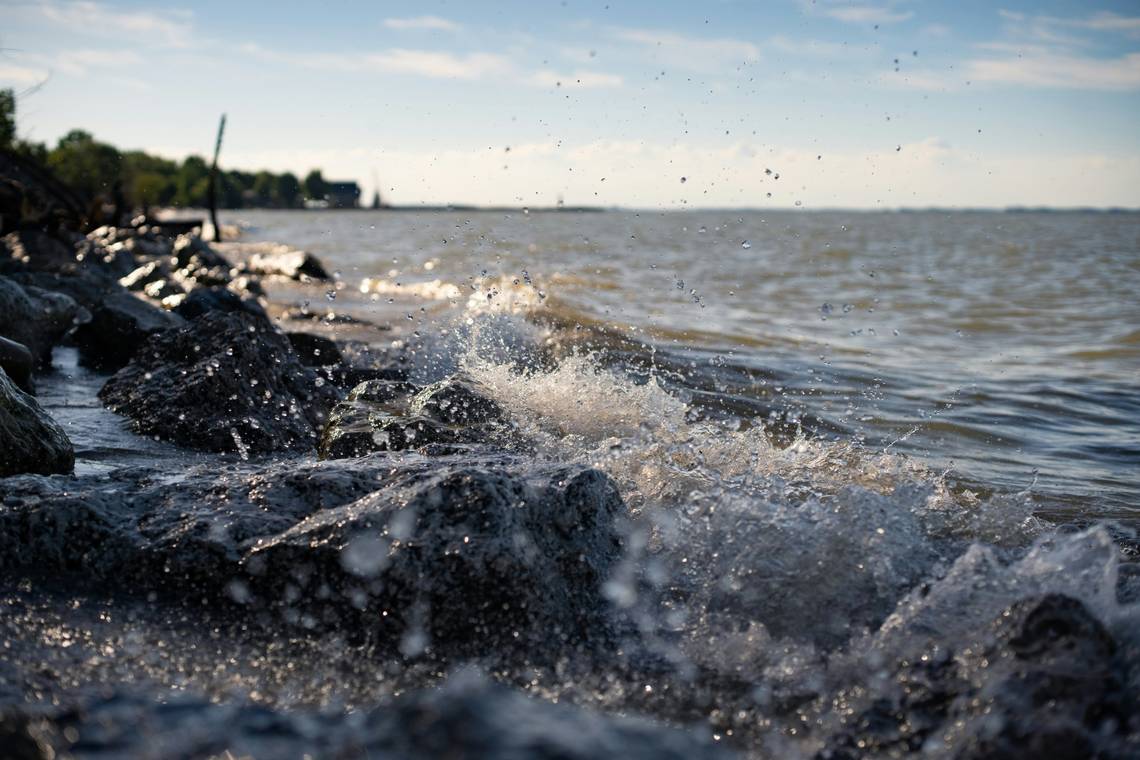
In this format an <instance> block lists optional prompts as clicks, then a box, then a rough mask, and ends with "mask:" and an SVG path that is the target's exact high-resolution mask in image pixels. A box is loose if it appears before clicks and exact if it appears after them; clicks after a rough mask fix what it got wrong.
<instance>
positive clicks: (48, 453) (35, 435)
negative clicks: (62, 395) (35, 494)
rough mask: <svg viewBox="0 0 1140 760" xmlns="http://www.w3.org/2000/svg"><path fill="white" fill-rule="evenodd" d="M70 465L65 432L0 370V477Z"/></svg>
mask: <svg viewBox="0 0 1140 760" xmlns="http://www.w3.org/2000/svg"><path fill="white" fill-rule="evenodd" d="M74 466H75V451H74V449H73V448H72V446H71V441H70V440H69V439H68V437H67V433H65V432H64V430H63V428H62V427H60V426H59V424H58V423H57V422H56V421H55V420H53V419H52V418H51V417H49V416H48V414H47V412H45V411H44V410H43V409H41V408H40V405H39V404H38V403H36V400H35V399H34V398H32V397H31V396H29V395H28V394H26V393H24V392H23V391H21V390H20V389H19V388H17V387H16V385H15V384H14V383H13V382H12V381H11V380H10V379H9V378H8V374H7V373H6V372H4V371H3V370H0V477H7V476H9V475H17V474H19V473H25V472H35V473H41V474H45V475H47V474H51V473H66V472H71V470H72V468H73V467H74Z"/></svg>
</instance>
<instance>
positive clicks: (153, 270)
mask: <svg viewBox="0 0 1140 760" xmlns="http://www.w3.org/2000/svg"><path fill="white" fill-rule="evenodd" d="M170 274H171V273H170V265H169V264H167V263H166V262H165V261H150V262H147V263H146V264H143V265H142V266H140V267H137V268H136V269H134V270H132V271H131V272H130V273H129V274H127V275H126V276H125V277H123V278H122V279H120V280H119V284H120V285H122V286H123V287H124V288H126V289H127V290H130V291H133V292H135V293H138V292H141V291H143V290H144V289H145V288H146V286H147V285H150V284H151V283H154V282H162V281H163V280H167V279H169V278H170Z"/></svg>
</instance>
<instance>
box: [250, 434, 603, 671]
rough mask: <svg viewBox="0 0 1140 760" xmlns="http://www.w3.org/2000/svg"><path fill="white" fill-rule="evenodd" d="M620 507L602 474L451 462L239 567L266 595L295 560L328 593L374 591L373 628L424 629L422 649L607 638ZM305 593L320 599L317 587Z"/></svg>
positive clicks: (310, 525)
mask: <svg viewBox="0 0 1140 760" xmlns="http://www.w3.org/2000/svg"><path fill="white" fill-rule="evenodd" d="M437 461H438V460H437ZM621 509H622V502H621V497H620V496H619V495H618V492H617V489H616V487H615V486H614V484H613V482H612V481H610V479H609V478H608V477H606V476H605V475H604V474H602V473H601V472H599V471H597V470H590V469H585V468H582V467H569V466H556V467H550V466H525V465H524V467H523V468H522V469H521V471H520V470H518V469H513V468H512V469H501V468H490V469H488V468H485V467H481V466H478V465H475V464H469V463H467V462H465V461H464V459H463V457H457V458H456V460H455V462H451V461H443V462H439V463H438V464H436V465H435V466H432V467H427V468H422V469H421V468H408V469H406V470H405V471H404V472H403V473H401V476H400V477H398V478H396V479H395V480H394V481H393V482H392V483H391V484H390V485H388V486H387V487H386V488H385V489H383V490H382V491H378V492H376V493H374V494H371V495H369V496H366V497H364V498H363V499H359V500H357V501H356V502H354V503H352V504H347V505H345V506H343V507H338V508H336V509H328V510H322V511H320V512H316V513H314V514H313V515H311V516H309V517H307V518H305V519H304V520H302V521H301V522H300V523H298V524H297V525H296V526H294V527H293V528H290V529H289V530H287V531H284V532H282V533H280V534H278V535H276V536H273V537H269V538H265V539H262V540H260V541H258V542H257V543H256V544H255V546H254V548H253V550H252V551H251V552H250V554H249V556H248V558H247V559H246V562H245V564H246V567H247V568H248V569H249V570H250V572H252V573H259V572H264V573H265V574H264V581H262V582H263V583H269V584H271V585H270V588H272V587H273V586H272V584H274V583H276V584H278V585H279V586H280V591H277V592H276V593H273V592H270V594H269V596H270V597H271V598H276V599H288V592H287V591H286V586H287V585H294V586H296V584H297V583H298V580H297V579H296V576H295V575H294V576H293V577H292V578H289V577H288V576H287V575H284V574H283V572H282V571H284V570H286V569H296V568H298V567H301V566H306V567H311V568H312V576H311V577H312V581H311V583H312V584H319V585H324V586H327V587H328V588H329V589H330V596H331V597H340V598H349V599H352V598H353V597H356V596H358V595H359V594H360V593H364V594H366V595H375V597H376V602H377V603H378V605H377V606H378V608H379V609H382V610H384V611H385V612H386V613H387V614H386V615H385V616H383V618H382V619H380V620H376V621H375V625H377V626H381V627H382V628H384V629H390V630H391V631H392V633H393V634H397V633H401V632H402V633H403V635H404V636H405V637H407V636H408V635H409V634H411V635H417V636H422V637H423V639H422V642H421V644H420V646H419V647H418V649H419V650H422V649H423V648H424V647H427V646H430V647H433V648H435V649H437V650H438V651H444V652H449V653H451V652H454V653H463V654H477V653H486V652H488V651H489V649H491V648H494V647H506V646H511V645H512V643H513V642H515V641H518V642H519V643H525V644H534V643H536V642H546V643H547V644H549V645H552V646H558V645H561V644H565V643H566V642H578V641H584V640H589V639H592V638H596V637H598V636H599V635H604V631H605V629H604V626H603V620H604V615H605V610H606V602H605V600H604V598H603V596H602V584H603V582H604V581H605V579H606V577H607V576H608V575H609V573H610V570H611V569H612V568H613V566H614V565H615V564H616V562H617V561H618V560H619V559H620V556H621V540H620V536H619V533H618V531H617V527H616V524H615V522H616V519H617V517H618V514H619V512H620V511H621ZM274 568H279V570H277V571H274V570H273V569H274ZM314 591H315V589H314ZM365 598H367V597H365ZM310 599H311V600H312V602H314V603H315V604H316V606H317V608H318V609H319V608H320V607H321V606H322V600H321V594H320V593H313V592H310ZM338 604H339V605H343V601H341V602H338ZM403 643H405V644H407V641H406V638H405V641H404V642H403ZM407 653H408V652H406V651H405V654H407Z"/></svg>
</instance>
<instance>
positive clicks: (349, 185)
mask: <svg viewBox="0 0 1140 760" xmlns="http://www.w3.org/2000/svg"><path fill="white" fill-rule="evenodd" d="M328 188H329V192H328V195H327V196H325V197H326V198H327V199H328V207H329V208H359V207H360V185H358V184H356V183H355V182H329V183H328Z"/></svg>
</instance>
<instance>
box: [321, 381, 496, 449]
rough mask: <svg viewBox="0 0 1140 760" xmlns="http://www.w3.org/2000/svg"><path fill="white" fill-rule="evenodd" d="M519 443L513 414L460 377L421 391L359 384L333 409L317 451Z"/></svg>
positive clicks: (407, 386) (385, 384) (378, 383)
mask: <svg viewBox="0 0 1140 760" xmlns="http://www.w3.org/2000/svg"><path fill="white" fill-rule="evenodd" d="M413 394H414V395H413ZM516 442H517V440H516V436H515V431H514V428H513V427H512V425H511V424H510V418H509V416H508V415H507V414H506V413H505V412H504V411H503V410H502V408H501V407H499V405H498V404H497V403H496V402H495V401H494V400H493V399H491V398H490V396H489V391H488V390H487V389H486V388H484V387H483V386H482V385H480V384H479V383H478V382H477V381H475V380H474V379H473V378H471V377H470V376H468V375H466V374H464V373H457V374H455V375H452V376H451V377H449V378H446V379H444V380H441V381H439V382H437V383H434V384H432V385H430V386H428V387H426V388H423V389H417V388H415V386H412V385H410V384H407V383H400V382H397V383H391V382H384V381H369V382H365V383H362V384H360V385H358V386H357V387H355V388H354V389H353V390H352V391H351V392H350V393H349V395H348V397H347V398H346V399H345V400H344V401H342V402H341V403H340V404H337V406H336V408H335V409H333V412H332V414H331V415H330V416H329V422H328V424H327V425H326V426H325V429H324V432H323V433H322V435H321V443H320V446H319V449H318V452H319V454H320V456H321V457H322V458H326V459H336V458H340V457H352V456H360V455H362V454H366V453H368V452H370V451H402V450H404V449H411V448H418V447H421V446H425V445H429V444H471V443H496V444H499V445H513V444H514V443H516Z"/></svg>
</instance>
